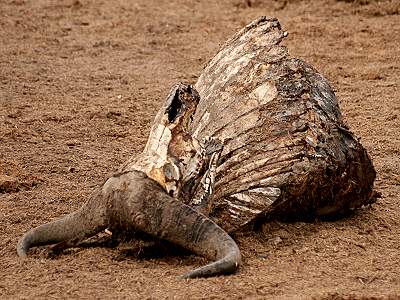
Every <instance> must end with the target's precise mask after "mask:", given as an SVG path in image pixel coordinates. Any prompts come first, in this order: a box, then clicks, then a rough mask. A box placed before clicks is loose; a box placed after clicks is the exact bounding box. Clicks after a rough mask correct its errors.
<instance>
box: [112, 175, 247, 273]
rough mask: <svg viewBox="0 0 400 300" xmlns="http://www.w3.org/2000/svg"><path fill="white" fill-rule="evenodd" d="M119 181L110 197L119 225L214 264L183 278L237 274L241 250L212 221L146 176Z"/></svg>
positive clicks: (126, 177) (136, 176) (131, 176)
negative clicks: (132, 228)
mask: <svg viewBox="0 0 400 300" xmlns="http://www.w3.org/2000/svg"><path fill="white" fill-rule="evenodd" d="M124 177H125V178H124ZM138 177H140V180H139V178H138ZM119 179H120V180H118V181H116V182H115V183H117V185H116V186H114V192H113V193H110V195H111V194H113V196H112V198H113V199H115V201H114V203H113V206H114V211H115V216H116V217H117V218H118V223H119V225H122V224H124V225H125V226H133V227H134V228H135V229H137V230H140V231H143V232H146V233H148V234H150V235H153V236H155V237H158V238H161V239H164V240H167V241H169V242H172V243H174V244H177V245H180V246H182V247H184V248H186V249H188V250H190V251H192V252H194V253H195V254H198V255H200V256H203V257H206V258H208V259H210V260H213V261H214V262H213V263H210V264H208V265H206V266H203V267H200V268H198V269H195V270H193V271H191V272H189V273H187V274H185V275H183V278H195V277H208V276H214V275H219V274H230V273H233V272H235V271H236V270H237V268H238V267H239V265H240V263H241V255H240V250H239V248H238V246H237V245H236V243H235V241H234V240H233V239H232V238H231V237H230V236H229V235H228V234H227V233H226V232H225V231H224V230H223V229H222V228H220V227H219V226H218V225H217V224H215V223H214V222H213V221H212V220H210V219H209V218H208V217H206V216H204V215H203V214H201V213H200V212H198V211H196V210H194V209H193V208H191V207H190V206H188V205H185V204H184V203H182V202H180V201H178V200H176V199H174V198H172V197H170V196H169V195H168V194H167V193H166V192H165V190H164V189H163V188H162V187H161V186H160V185H159V184H158V183H157V182H156V181H154V180H152V179H150V178H148V177H147V176H145V175H144V174H143V173H142V174H140V172H130V173H126V174H123V175H122V176H121V177H120V178H119ZM115 193H117V195H116V194H115Z"/></svg>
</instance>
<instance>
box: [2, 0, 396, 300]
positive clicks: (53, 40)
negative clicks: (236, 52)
mask: <svg viewBox="0 0 400 300" xmlns="http://www.w3.org/2000/svg"><path fill="white" fill-rule="evenodd" d="M260 15H268V16H276V17H278V18H279V20H280V22H281V24H282V26H283V28H284V29H285V30H286V31H288V32H289V36H288V38H287V39H286V41H285V45H287V46H288V48H289V51H290V53H291V54H292V55H293V56H298V57H302V58H303V59H305V60H306V61H308V62H309V63H311V64H313V65H314V66H315V67H316V68H317V69H318V70H320V71H321V72H322V73H323V74H324V75H325V76H326V77H327V78H328V79H329V80H330V81H331V83H332V85H333V86H334V88H335V90H336V92H337V95H338V98H339V102H340V105H341V108H342V111H343V114H344V116H345V119H346V121H347V123H348V124H349V125H350V127H351V128H352V130H353V131H354V132H355V133H356V134H357V136H359V137H360V138H361V141H362V143H363V144H364V146H365V147H366V148H367V150H368V151H369V153H370V155H371V156H372V158H373V160H374V164H375V167H376V170H377V173H378V174H377V179H376V190H377V191H378V192H380V193H381V194H382V198H380V199H378V202H377V203H376V204H374V205H373V206H372V207H370V208H366V209H363V210H360V211H357V212H356V213H355V214H354V215H352V216H350V217H347V218H345V219H340V220H337V221H334V222H333V221H332V222H321V221H318V220H316V221H315V222H314V223H293V224H285V223H278V222H275V223H272V224H266V225H265V226H264V227H263V229H262V230H261V231H259V232H255V233H253V234H248V235H243V236H239V237H238V244H239V246H240V248H241V249H242V254H243V257H244V263H243V267H242V268H241V269H240V272H239V273H238V274H236V275H233V276H226V277H217V278H210V279H197V280H190V281H182V280H178V278H177V277H178V275H180V274H182V273H184V272H186V271H188V270H191V269H193V268H195V267H197V266H199V265H201V264H204V263H205V260H204V259H202V258H199V257H196V256H194V255H181V254H180V255H174V254H173V253H170V254H165V255H163V254H157V253H156V252H155V251H149V253H147V254H146V253H138V252H143V251H144V250H146V249H144V250H143V249H142V248H140V247H139V248H133V250H131V251H129V249H130V248H129V249H128V247H127V246H119V247H118V248H117V249H113V248H110V247H94V248H93V247H92V248H87V249H81V248H80V249H72V250H69V251H65V253H64V254H62V255H60V256H57V257H55V258H50V257H48V255H47V254H46V251H45V250H44V249H37V250H34V251H33V253H31V255H30V258H29V259H28V260H26V261H22V260H21V259H19V258H18V257H17V255H16V252H15V246H16V243H17V241H18V238H19V237H20V236H21V235H22V234H23V233H24V232H25V231H26V230H28V229H30V228H32V227H33V226H36V225H39V224H42V223H44V222H48V221H50V220H52V219H54V218H56V217H58V216H60V215H63V214H66V213H68V212H71V211H73V210H75V209H77V208H78V207H80V206H81V205H82V203H83V202H84V201H85V199H86V198H87V197H88V195H89V194H90V193H91V192H92V191H93V190H94V188H95V187H96V186H98V185H99V184H100V183H101V182H102V181H103V180H104V178H106V177H107V176H108V175H109V174H111V173H112V172H113V170H115V169H116V168H117V167H118V166H119V165H120V164H121V163H122V162H124V161H125V160H126V159H127V158H128V157H129V156H131V155H134V154H135V153H138V152H139V151H140V150H141V149H142V148H143V146H144V143H145V141H146V139H147V134H148V133H149V129H150V124H151V122H152V120H153V117H154V115H155V112H156V111H157V109H158V107H159V105H160V103H161V102H162V101H163V100H164V98H165V96H166V94H167V92H168V91H169V89H170V87H171V86H172V85H173V84H174V83H176V82H178V81H184V82H191V83H194V82H195V81H196V78H197V77H198V76H199V74H200V72H201V70H202V67H203V66H204V64H205V63H206V62H207V61H208V60H209V59H210V58H211V57H212V55H213V54H214V53H215V52H216V51H217V50H218V48H219V46H220V45H221V44H222V43H223V42H224V41H225V40H226V39H227V38H228V37H229V36H230V35H232V34H233V33H234V32H235V31H236V30H237V29H239V28H241V27H242V26H243V25H245V24H247V23H249V22H250V21H251V20H252V19H254V18H256V17H257V16H260ZM399 36H400V1H398V0H393V1H385V0H383V1H372V0H371V1H367V0H359V1H335V0H326V1H322V0H321V1H316V0H314V1H272V0H271V1H268V0H265V1H263V0H231V1H229V0H219V1H211V0H210V1H200V0H193V1H189V0H170V1H158V0H136V1H128V0H117V1H105V0H102V1H100V0H98V1H94V0H92V1H89V0H75V1H74V0H65V1H56V0H36V1H27V0H26V1H25V0H12V1H11V0H0V237H1V239H0V257H1V258H0V278H1V279H0V298H1V299H16V298H23V299H28V298H29V299H30V298H37V299H40V298H42V299H50V298H91V299H94V298H99V299H111V298H113V299H114V298H118V299H119V298H128V299H164V298H168V299H175V298H176V299H380V298H384V299H400V250H399V245H400V228H399V225H400V221H399V216H400V196H399V194H400V134H399V131H400V87H399V82H400V37H399ZM139 250H140V251H139Z"/></svg>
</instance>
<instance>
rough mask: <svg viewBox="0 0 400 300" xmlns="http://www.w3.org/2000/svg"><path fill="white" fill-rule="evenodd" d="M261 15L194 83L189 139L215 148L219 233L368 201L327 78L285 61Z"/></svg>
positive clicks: (270, 23) (363, 175)
mask: <svg viewBox="0 0 400 300" xmlns="http://www.w3.org/2000/svg"><path fill="white" fill-rule="evenodd" d="M286 36H287V33H286V32H284V31H282V30H281V27H280V24H279V22H278V21H277V20H276V19H273V18H266V17H261V18H259V19H257V20H255V21H254V22H252V23H251V24H249V25H248V26H246V27H245V28H243V29H242V30H240V31H239V32H238V33H237V34H235V35H234V36H233V37H232V38H231V39H230V40H228V41H227V42H226V43H225V45H224V46H223V47H222V48H221V50H220V51H219V52H218V53H217V54H216V55H215V57H214V58H213V59H212V60H211V61H210V62H209V63H208V64H207V66H206V67H205V69H204V70H203V72H202V74H201V76H200V77H199V79H198V81H197V83H196V85H195V87H196V89H197V91H198V92H199V94H200V102H199V103H198V105H197V109H196V112H195V114H194V120H193V122H192V123H191V124H190V127H189V131H190V132H191V134H192V136H193V138H196V139H202V138H203V137H205V136H211V137H213V138H218V139H219V140H220V141H221V142H222V144H223V145H224V147H223V151H222V153H221V154H220V159H219V164H218V167H217V169H216V174H215V182H214V190H213V191H214V192H213V196H212V200H211V201H212V205H211V209H210V211H209V212H208V213H209V216H210V217H211V218H212V219H213V220H214V221H216V222H217V223H218V224H219V225H220V226H222V227H223V228H224V229H225V230H227V231H228V232H233V231H237V230H240V229H242V228H243V227H251V226H252V225H253V224H255V223H257V222H259V221H260V222H261V221H265V220H268V219H272V218H279V219H285V220H288V219H289V220H314V219H315V218H319V217H325V216H337V215H340V214H344V213H347V212H350V211H351V210H353V209H356V208H358V207H360V206H362V205H366V204H369V203H371V202H373V201H374V198H372V197H371V195H372V192H373V182H374V179H375V170H374V167H373V165H372V162H371V159H370V158H369V156H368V154H367V152H366V151H365V149H364V148H363V146H362V145H361V144H360V142H359V140H358V139H357V138H356V137H354V135H353V134H352V133H351V132H350V130H349V129H348V127H347V126H346V124H345V123H344V122H343V118H342V114H341V112H340V109H339V105H338V102H337V99H336V96H335V94H334V92H333V91H332V88H331V86H330V85H329V83H328V81H327V80H326V79H325V78H324V77H323V76H322V75H321V74H319V73H318V72H317V71H316V70H315V69H314V68H313V67H311V66H310V65H309V64H307V63H305V62H304V61H302V60H300V59H297V58H293V57H290V56H289V54H288V51H287V49H286V47H284V46H282V45H281V41H282V40H283V39H284V38H285V37H286Z"/></svg>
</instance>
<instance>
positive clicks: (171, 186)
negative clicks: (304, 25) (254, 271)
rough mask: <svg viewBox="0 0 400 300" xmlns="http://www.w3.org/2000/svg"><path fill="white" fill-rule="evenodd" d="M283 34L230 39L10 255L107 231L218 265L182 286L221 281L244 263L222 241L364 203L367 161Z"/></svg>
mask: <svg viewBox="0 0 400 300" xmlns="http://www.w3.org/2000/svg"><path fill="white" fill-rule="evenodd" d="M286 35H287V34H286V33H285V32H283V31H282V30H281V28H280V25H279V22H278V21H277V20H276V19H268V18H266V17H261V18H259V19H257V20H255V21H254V22H252V23H251V24H249V25H248V26H246V27H245V28H243V29H242V30H241V31H239V32H238V33H237V34H235V35H234V36H233V37H232V38H231V39H230V40H228V41H227V42H226V43H225V45H224V46H223V47H222V48H221V50H220V51H219V52H218V53H217V55H216V56H215V57H214V58H213V59H212V60H211V61H210V62H209V63H208V65H207V66H206V68H205V69H204V71H203V73H202V74H201V76H200V77H199V80H198V81H197V83H196V86H195V87H196V89H197V90H198V92H197V91H196V90H195V89H194V88H193V87H191V86H185V85H182V84H180V85H178V86H177V87H175V88H174V89H173V90H172V91H171V94H170V95H169V96H168V97H167V100H166V102H165V104H164V105H163V106H162V108H161V109H160V111H159V113H158V114H157V116H156V119H155V121H154V125H153V127H152V130H151V132H150V136H149V140H148V143H147V145H146V147H145V149H144V151H143V153H141V154H139V155H137V156H135V157H134V158H132V159H130V160H128V162H127V163H126V164H124V165H123V166H122V167H121V168H120V172H119V173H118V174H117V175H115V176H113V177H111V178H110V179H109V180H108V181H107V182H106V183H105V184H104V185H103V187H102V188H101V189H99V191H98V192H97V193H96V194H95V195H94V196H93V197H92V198H91V199H89V201H88V202H87V203H86V204H85V205H84V206H83V207H82V208H81V209H80V210H78V211H77V212H75V213H72V214H70V215H67V216H65V217H63V218H61V219H59V220H56V221H53V222H51V223H48V224H45V225H42V226H39V227H37V228H34V229H32V230H31V231H29V232H28V233H26V234H25V235H24V236H23V237H22V239H21V241H20V242H19V244H18V246H17V251H18V254H19V255H20V256H26V253H27V251H28V249H29V248H30V247H33V246H38V245H47V244H56V243H59V244H58V245H59V246H60V247H59V248H63V247H69V246H73V245H75V244H76V243H77V241H81V240H83V239H85V238H87V237H90V236H92V235H94V234H96V233H98V232H100V231H101V230H104V229H105V228H109V229H111V230H112V231H113V232H115V231H119V230H122V231H124V232H127V233H129V232H131V231H143V232H145V233H148V234H151V235H153V236H155V237H157V238H161V239H165V240H168V241H170V242H172V243H175V244H178V245H181V246H183V247H185V248H187V249H189V250H191V251H193V252H194V253H197V254H199V255H202V256H204V257H207V258H209V259H211V260H214V261H215V262H213V263H211V264H209V265H206V266H204V267H201V268H199V269H196V270H194V271H192V272H189V273H188V274H186V275H185V277H186V278H193V277H204V276H213V275H218V274H229V273H232V272H235V271H236V270H237V268H238V267H239V265H240V262H241V257H240V251H239V249H238V247H237V245H236V244H235V242H234V241H233V240H232V238H231V237H230V236H229V235H228V234H227V232H234V231H237V230H241V229H243V228H248V227H250V226H252V225H254V224H256V223H257V222H258V221H266V220H270V219H272V218H280V219H292V220H293V219H302V220H304V219H313V218H315V217H321V216H329V215H337V214H341V213H345V212H348V211H351V210H353V209H355V208H358V207H360V206H362V205H365V204H369V203H371V202H372V200H371V199H372V198H371V194H372V191H373V181H374V178H375V170H374V168H373V166H372V162H371V160H370V158H369V156H368V155H367V153H366V151H365V149H364V148H363V147H362V145H361V144H360V143H359V141H358V140H357V139H356V138H355V137H354V136H353V134H352V133H351V132H350V131H349V129H348V128H347V127H346V125H345V124H344V122H343V120H342V116H341V113H340V110H339V106H338V103H337V100H336V97H335V95H334V93H333V91H332V89H331V87H330V85H329V83H328V82H327V80H326V79H325V78H324V77H323V76H322V75H320V74H319V73H318V72H317V71H316V70H315V69H313V68H312V67H311V66H309V65H308V64H306V63H305V62H303V61H302V60H299V59H295V58H291V57H290V56H289V55H288V53H287V50H286V48H285V47H283V46H281V45H280V42H281V41H282V39H283V38H284V37H285V36H286ZM214 222H215V223H214ZM217 224H218V225H219V226H218V225H217ZM222 228H223V229H222Z"/></svg>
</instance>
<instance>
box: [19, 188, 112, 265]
mask: <svg viewBox="0 0 400 300" xmlns="http://www.w3.org/2000/svg"><path fill="white" fill-rule="evenodd" d="M99 197H101V191H99V192H97V193H96V194H95V195H94V196H93V197H91V198H90V199H89V201H87V202H86V203H85V204H84V205H83V206H82V207H81V208H80V209H79V210H77V211H76V212H73V213H71V214H68V215H66V216H64V217H62V218H60V219H58V220H55V221H52V222H49V223H47V224H43V225H40V226H38V227H36V228H33V229H31V230H30V231H28V232H27V233H25V234H24V235H23V236H22V238H21V239H20V241H19V242H18V245H17V253H18V255H19V256H20V257H26V256H27V251H28V250H29V248H31V247H34V246H41V245H50V244H56V243H65V244H66V245H69V244H74V243H75V242H78V241H81V240H83V239H85V238H88V237H90V236H93V235H95V234H96V233H98V232H100V231H101V230H103V229H105V228H106V227H107V222H106V214H105V209H104V208H103V207H102V202H101V201H99Z"/></svg>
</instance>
